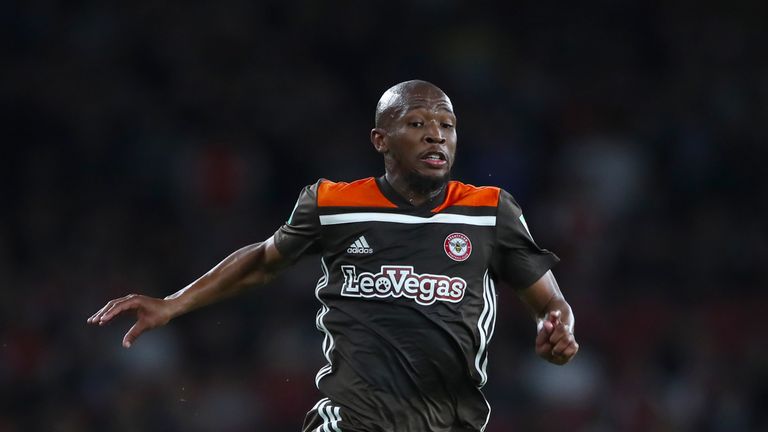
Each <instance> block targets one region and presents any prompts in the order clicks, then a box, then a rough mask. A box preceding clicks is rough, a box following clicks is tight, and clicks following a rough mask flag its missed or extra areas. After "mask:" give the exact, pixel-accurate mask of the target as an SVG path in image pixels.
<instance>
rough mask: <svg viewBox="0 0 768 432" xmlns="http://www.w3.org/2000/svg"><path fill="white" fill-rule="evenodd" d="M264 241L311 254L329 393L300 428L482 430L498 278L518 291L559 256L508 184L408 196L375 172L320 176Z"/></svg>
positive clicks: (292, 255)
mask: <svg viewBox="0 0 768 432" xmlns="http://www.w3.org/2000/svg"><path fill="white" fill-rule="evenodd" d="M274 238H275V245H276V247H277V248H278V250H279V251H280V253H281V254H282V255H283V256H285V257H286V258H287V259H288V260H290V261H295V260H297V259H299V258H300V257H301V256H303V255H306V254H319V255H320V256H321V268H322V276H321V277H320V280H319V281H318V283H317V287H316V289H315V294H316V296H317V298H318V300H319V301H320V303H321V308H320V311H319V312H318V315H317V327H318V329H319V330H321V331H322V332H324V333H325V340H324V342H323V351H324V354H325V358H326V360H327V362H328V364H327V365H326V366H324V367H323V368H321V369H320V371H319V372H318V374H317V377H316V380H315V383H316V385H317V387H318V389H319V390H320V391H321V393H322V394H323V395H324V396H326V398H325V399H323V400H321V401H320V402H318V404H317V405H315V407H314V408H313V409H312V410H311V411H310V412H309V414H308V415H307V418H306V420H305V425H304V430H305V431H311V430H322V431H334V432H340V431H366V432H374V431H375V432H384V431H386V432H395V431H396V432H425V431H431V432H464V431H483V430H484V429H485V427H486V425H487V424H488V419H489V416H490V406H489V405H488V403H487V401H486V400H485V398H484V396H483V394H482V393H481V391H480V389H481V388H482V387H483V385H484V384H485V383H486V381H487V379H488V377H487V374H486V365H487V361H488V344H489V342H490V341H491V338H492V337H493V332H494V326H495V319H496V291H495V283H496V282H497V281H499V280H502V281H504V282H506V283H507V284H509V285H510V286H512V287H513V288H516V289H525V288H526V287H528V286H530V285H531V284H532V283H533V282H535V281H536V280H538V279H539V278H540V277H541V276H542V275H544V274H545V273H546V272H547V271H548V270H549V269H550V268H551V267H552V266H554V265H555V264H556V263H557V262H558V258H557V257H556V256H555V255H554V254H553V253H551V252H549V251H547V250H544V249H541V248H539V247H538V246H537V245H536V243H535V242H534V241H533V238H532V237H531V235H530V233H529V231H528V228H527V226H526V223H525V219H524V218H523V216H522V212H521V210H520V207H519V206H518V205H517V203H516V202H515V200H514V199H513V198H512V196H511V195H510V194H509V193H507V192H506V191H504V190H502V189H499V188H496V187H475V186H471V185H466V184H463V183H460V182H456V181H451V182H449V183H448V185H447V187H445V188H444V189H443V191H442V192H441V193H440V194H439V195H438V196H436V197H434V198H432V199H430V200H429V201H427V202H425V203H424V204H422V205H419V206H413V205H411V204H410V203H408V202H407V201H406V200H405V199H404V198H403V197H401V196H400V195H399V194H398V193H397V192H396V191H395V190H394V189H393V188H392V187H391V186H390V185H389V183H388V182H387V181H386V179H385V178H384V177H380V178H373V177H371V178H367V179H362V180H358V181H355V182H351V183H341V182H340V183H335V182H331V181H328V180H323V179H321V180H320V181H318V182H317V183H315V184H313V185H311V186H307V187H306V188H304V189H303V190H302V192H301V194H300V196H299V199H298V201H297V203H296V207H295V208H294V211H293V213H292V214H291V217H290V219H289V220H288V221H287V222H286V224H285V225H283V226H282V227H281V228H280V229H279V230H278V231H277V232H276V233H275V237H274Z"/></svg>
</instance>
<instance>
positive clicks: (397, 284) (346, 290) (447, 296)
mask: <svg viewBox="0 0 768 432" xmlns="http://www.w3.org/2000/svg"><path fill="white" fill-rule="evenodd" d="M341 272H342V274H344V285H342V287H341V295H343V296H347V297H363V298H372V297H379V298H385V297H407V298H411V299H413V300H415V301H416V303H418V304H420V305H424V306H428V305H431V304H432V303H434V302H435V301H437V300H440V301H446V302H451V303H458V302H460V301H461V299H463V298H464V292H465V291H466V288H467V282H466V281H465V280H464V279H462V278H460V277H450V276H445V275H434V274H417V273H415V272H414V271H413V267H412V266H397V265H389V266H381V270H380V271H379V272H378V273H371V272H362V273H360V274H359V275H358V274H357V268H356V267H355V266H353V265H343V266H341Z"/></svg>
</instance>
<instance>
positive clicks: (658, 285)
mask: <svg viewBox="0 0 768 432" xmlns="http://www.w3.org/2000/svg"><path fill="white" fill-rule="evenodd" d="M471 3H472V4H471V5H470V2H460V1H456V0H452V1H438V0H431V1H426V0H422V1H411V2H405V1H389V2H364V1H360V2H356V1H344V2H338V3H336V4H335V5H334V6H329V5H326V4H324V2H316V1H312V0H289V1H286V0H283V1H261V2H258V1H255V2H254V1H244V0H241V1H232V2H227V3H226V4H224V3H217V2H211V3H205V2H131V3H130V4H127V3H126V4H117V5H115V4H111V3H109V2H97V1H79V2H59V1H53V0H36V1H30V2H18V3H10V4H5V5H3V6H2V7H0V11H1V12H0V24H1V25H0V35H2V37H0V46H2V48H3V52H4V54H3V66H2V68H0V76H2V80H1V83H0V95H1V96H2V99H1V100H2V123H3V124H5V126H4V127H3V134H2V137H3V139H2V140H3V151H2V156H0V161H1V162H0V179H1V180H2V181H1V182H0V191H1V192H2V211H1V212H0V280H1V281H2V289H0V345H1V347H0V388H1V389H2V390H1V391H0V431H3V432H6V431H8V432H11V431H95V430H99V431H222V432H230V431H231V432H237V431H254V430H256V431H297V430H298V429H299V427H300V424H301V422H302V420H303V416H304V413H305V411H306V410H307V409H309V408H310V407H311V406H312V405H313V403H314V402H315V401H316V400H317V398H318V394H317V393H316V390H314V387H313V377H314V374H315V372H316V370H317V369H318V368H319V367H321V366H322V364H323V360H322V358H321V349H320V342H321V337H320V333H319V332H317V331H316V330H315V328H314V317H315V311H316V309H317V306H318V305H317V304H316V300H315V298H314V296H313V287H314V283H315V280H316V278H317V277H318V276H319V273H320V272H319V267H318V265H317V260H316V259H307V260H305V261H302V262H301V263H300V264H299V265H298V266H297V267H296V268H295V269H294V270H291V271H289V272H287V273H286V274H285V275H284V276H283V277H281V278H280V279H279V280H278V281H277V282H275V283H273V284H272V285H270V286H268V287H265V288H262V289H260V290H257V291H254V292H252V293H249V294H248V295H246V296H243V297H240V298H238V299H237V300H234V301H228V302H225V303H222V304H219V305H216V306H213V307H210V308H208V309H206V310H202V311H198V312H196V313H194V314H192V315H189V316H186V317H183V318H180V319H178V320H177V321H176V322H174V323H173V324H172V325H171V326H169V327H166V328H164V329H162V330H159V331H155V332H153V333H150V334H147V335H145V336H144V337H143V338H142V339H141V340H140V341H139V343H138V344H137V345H135V347H134V348H133V349H131V350H123V349H122V348H121V347H120V340H121V337H122V335H123V333H124V332H125V331H126V330H127V328H128V326H129V324H130V322H129V320H127V319H126V320H122V321H120V322H118V323H116V324H113V325H111V326H109V327H108V328H106V329H97V328H90V327H86V325H85V319H86V318H87V317H88V316H89V315H90V314H91V313H93V312H94V311H95V310H96V309H97V308H99V307H101V305H102V304H103V303H104V302H105V301H106V300H108V299H109V298H112V297H115V296H120V295H123V294H126V293H129V292H140V293H146V294H150V295H156V296H164V295H166V294H168V293H171V292H173V291H175V290H177V289H179V288H181V287H182V286H184V285H185V284H186V283H188V282H189V281H191V280H192V279H194V278H195V277H197V276H198V275H200V274H202V273H203V272H205V271H206V270H207V269H208V268H210V267H211V266H212V265H213V264H215V263H216V262H218V261H219V260H220V259H222V258H223V257H224V256H225V255H226V254H228V253H229V252H231V251H233V250H234V249H236V248H238V247H240V246H242V245H245V244H247V243H251V242H255V241H259V240H262V239H264V238H266V237H267V236H269V235H271V234H272V233H273V232H274V230H275V229H276V228H277V227H278V226H279V224H280V223H282V222H283V221H284V220H285V219H286V218H287V216H288V215H289V212H290V211H291V208H292V206H293V203H294V200H295V198H296V196H297V194H298V192H299V189H300V188H301V187H302V186H304V185H305V184H309V183H312V182H314V181H316V179H317V178H319V177H326V178H330V179H334V180H351V179H355V178H359V177H363V176H370V175H379V174H381V173H382V172H383V168H382V164H381V160H380V157H379V156H378V155H377V154H376V153H375V152H374V151H373V150H372V147H371V145H370V144H369V142H368V132H369V130H370V128H371V127H372V122H373V110H374V105H375V103H376V100H377V99H378V97H379V95H380V94H381V92H382V91H383V90H384V89H386V88H387V87H389V86H390V85H392V84H394V83H396V82H399V81H402V80H406V79H412V78H422V79H427V80H430V81H433V82H435V83H436V84H438V85H439V86H441V87H442V88H443V89H444V90H445V91H446V92H447V93H448V94H449V95H450V96H451V97H452V98H453V100H454V103H455V107H456V110H457V113H458V116H459V123H458V131H459V159H458V164H457V166H456V169H455V177H456V178H458V179H461V180H463V181H466V182H469V183H474V184H495V185H499V186H502V187H504V188H506V189H508V190H509V191H511V192H512V193H513V194H514V195H515V196H516V198H517V199H518V201H519V202H520V203H521V204H522V206H523V208H524V209H525V211H526V216H527V219H528V221H529V224H530V225H531V227H532V230H533V233H534V236H535V237H536V239H537V240H538V242H539V243H540V244H541V245H543V246H544V247H547V248H550V249H552V250H554V251H556V252H557V253H558V254H559V255H560V257H561V258H562V260H563V261H562V263H561V265H559V267H558V268H557V269H556V275H557V276H558V278H559V281H560V284H561V286H562V287H563V289H564V291H565V293H566V295H567V297H568V298H569V300H570V301H571V303H572V304H573V306H574V308H575V310H576V313H577V317H578V321H577V335H578V337H579V341H580V343H581V346H582V349H581V352H580V354H579V356H578V357H577V358H576V359H575V360H574V361H573V363H572V364H570V365H569V366H567V367H565V368H557V367H554V366H549V365H547V364H545V363H544V362H542V361H539V360H537V359H536V358H535V357H534V355H533V347H532V344H533V338H534V328H533V325H532V324H531V323H530V322H529V319H528V318H527V317H526V316H525V313H524V311H523V309H522V307H521V305H520V304H519V302H518V301H517V300H516V298H515V296H514V294H513V293H512V292H510V291H509V290H501V292H500V314H501V316H500V318H499V321H498V326H497V329H498V330H497V333H496V336H495V338H494V344H493V346H492V347H491V354H490V355H491V362H490V376H491V380H490V383H489V384H488V385H487V386H486V388H485V390H486V394H487V396H488V398H489V399H490V401H491V403H492V405H493V407H494V411H493V414H492V419H491V423H490V426H489V429H488V430H489V431H490V432H504V431H511V430H518V431H562V430H567V431H622V432H624V431H630V432H631V431H759V430H768V416H767V415H766V407H768V343H767V340H766V330H768V326H766V324H765V323H766V317H765V311H766V310H768V294H766V290H765V288H766V282H767V281H768V271H767V270H766V265H767V264H768V235H766V216H765V209H766V204H765V203H766V199H767V198H768V196H767V195H768V194H766V189H767V188H766V180H765V175H764V168H763V165H764V163H765V155H766V152H765V146H766V143H768V140H767V138H768V128H767V127H766V121H767V120H768V55H767V54H768V51H766V46H768V33H767V32H766V23H768V3H765V2H759V1H742V2H699V1H696V2H694V1H684V0H671V1H639V0H635V1H633V0H620V1H596V2H590V3H583V2H570V3H564V2H551V1H523V2H471Z"/></svg>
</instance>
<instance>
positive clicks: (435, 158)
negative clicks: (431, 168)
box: [427, 155, 440, 160]
mask: <svg viewBox="0 0 768 432" xmlns="http://www.w3.org/2000/svg"><path fill="white" fill-rule="evenodd" d="M427 159H432V160H440V156H437V155H429V156H427Z"/></svg>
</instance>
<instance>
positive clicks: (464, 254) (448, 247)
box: [443, 233, 472, 261]
mask: <svg viewBox="0 0 768 432" xmlns="http://www.w3.org/2000/svg"><path fill="white" fill-rule="evenodd" d="M443 249H445V253H446V255H448V258H450V259H452V260H454V261H464V260H466V259H467V258H469V256H470V255H471V254H472V242H471V241H469V237H467V236H466V235H464V234H462V233H452V234H448V237H446V238H445V242H444V243H443Z"/></svg>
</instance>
